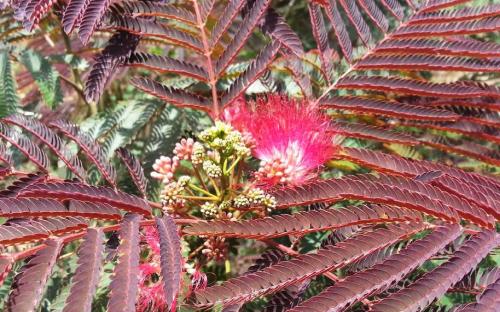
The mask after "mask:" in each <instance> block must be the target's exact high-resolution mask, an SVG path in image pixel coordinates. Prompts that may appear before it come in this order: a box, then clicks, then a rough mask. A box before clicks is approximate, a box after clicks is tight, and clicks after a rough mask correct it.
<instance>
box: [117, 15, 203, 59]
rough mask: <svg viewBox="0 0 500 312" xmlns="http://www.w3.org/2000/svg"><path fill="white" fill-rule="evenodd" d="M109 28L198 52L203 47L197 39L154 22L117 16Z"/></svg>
mask: <svg viewBox="0 0 500 312" xmlns="http://www.w3.org/2000/svg"><path fill="white" fill-rule="evenodd" d="M111 27H112V28H115V29H119V30H123V31H126V32H129V33H131V34H134V35H138V36H152V37H158V38H162V39H166V40H168V41H171V42H173V43H175V44H178V45H181V46H184V47H187V48H191V49H193V50H195V51H198V52H202V51H203V48H202V47H203V45H202V43H201V41H200V40H199V39H198V38H196V37H193V36H192V35H190V34H188V33H186V32H183V31H180V30H177V29H175V28H172V27H167V26H165V25H163V24H160V23H157V22H155V21H149V20H144V19H139V18H132V17H128V16H117V17H114V18H113V19H112V21H111Z"/></svg>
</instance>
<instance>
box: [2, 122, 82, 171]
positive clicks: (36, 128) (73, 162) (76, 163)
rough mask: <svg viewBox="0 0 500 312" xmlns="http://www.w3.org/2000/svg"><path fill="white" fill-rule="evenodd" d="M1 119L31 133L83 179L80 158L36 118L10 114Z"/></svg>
mask: <svg viewBox="0 0 500 312" xmlns="http://www.w3.org/2000/svg"><path fill="white" fill-rule="evenodd" d="M2 121H3V122H6V123H10V124H13V125H16V126H18V127H21V128H23V129H24V130H26V131H28V132H30V133H31V134H33V135H34V136H35V137H37V138H38V139H40V140H41V141H42V142H43V143H44V144H45V145H47V146H48V147H49V148H50V149H51V150H52V151H53V152H54V153H55V154H56V155H57V156H58V158H59V159H60V160H62V161H63V162H64V163H65V164H66V166H67V167H68V169H70V170H71V171H72V172H73V173H74V174H75V175H76V176H77V177H79V178H81V179H85V170H84V169H83V167H82V163H81V161H80V159H78V157H77V156H76V155H71V154H70V152H69V150H68V149H66V147H65V146H64V143H63V141H62V140H61V138H60V137H59V136H58V135H57V134H56V133H55V132H54V131H52V130H51V129H49V128H48V127H47V126H46V125H44V124H43V123H41V122H40V121H38V120H36V119H33V118H29V117H25V116H22V115H10V116H8V117H6V118H3V119H2Z"/></svg>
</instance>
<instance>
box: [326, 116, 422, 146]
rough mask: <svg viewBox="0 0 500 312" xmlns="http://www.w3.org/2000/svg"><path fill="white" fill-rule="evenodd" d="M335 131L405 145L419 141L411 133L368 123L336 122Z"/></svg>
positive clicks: (355, 136) (350, 135) (345, 134)
mask: <svg viewBox="0 0 500 312" xmlns="http://www.w3.org/2000/svg"><path fill="white" fill-rule="evenodd" d="M333 127H334V129H335V132H336V133H338V134H340V135H344V136H347V137H353V138H361V139H369V140H375V141H381V142H387V143H398V144H405V145H417V144H418V141H417V140H416V139H415V138H413V137H412V136H410V135H407V134H404V133H401V132H395V131H389V130H386V129H383V128H380V127H375V126H370V125H366V124H358V123H349V122H339V121H337V122H335V123H333Z"/></svg>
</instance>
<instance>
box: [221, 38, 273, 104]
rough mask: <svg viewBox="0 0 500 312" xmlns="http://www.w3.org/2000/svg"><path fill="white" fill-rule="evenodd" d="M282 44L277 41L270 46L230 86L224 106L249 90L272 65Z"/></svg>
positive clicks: (225, 96)
mask: <svg viewBox="0 0 500 312" xmlns="http://www.w3.org/2000/svg"><path fill="white" fill-rule="evenodd" d="M279 48H280V44H279V43H277V42H276V41H273V42H272V43H270V44H268V45H267V46H265V47H264V49H263V50H262V51H261V52H260V53H259V55H258V56H257V57H256V58H255V59H254V60H253V61H252V63H251V64H250V66H248V68H247V69H246V70H245V71H244V72H243V73H242V74H241V75H240V76H239V77H238V78H237V79H236V81H235V82H234V83H233V84H232V85H231V86H229V90H228V91H227V92H226V93H225V94H224V95H223V96H222V100H221V102H222V105H224V106H226V105H229V104H231V103H232V102H233V101H234V100H235V99H236V98H238V97H239V96H240V95H241V94H242V93H243V92H245V90H246V88H248V87H249V86H250V85H251V84H252V83H253V82H254V81H255V80H257V79H258V78H259V77H260V76H261V75H262V74H263V73H264V72H265V71H266V69H267V67H268V66H269V64H271V63H272V61H273V60H274V58H275V56H276V54H277V53H278V51H279Z"/></svg>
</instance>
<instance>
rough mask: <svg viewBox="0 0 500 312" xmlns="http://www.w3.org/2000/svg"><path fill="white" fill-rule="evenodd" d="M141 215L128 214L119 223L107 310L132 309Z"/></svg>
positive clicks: (116, 311)
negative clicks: (116, 261) (117, 242)
mask: <svg viewBox="0 0 500 312" xmlns="http://www.w3.org/2000/svg"><path fill="white" fill-rule="evenodd" d="M140 220H141V217H140V216H139V215H136V214H128V215H126V216H125V217H124V218H123V221H122V223H121V224H120V245H118V255H119V256H118V263H117V264H116V266H115V269H114V271H113V277H112V278H111V284H110V285H109V289H110V292H109V301H108V311H110V312H122V311H134V310H135V301H136V295H137V290H138V284H139V252H140V248H139V243H140V238H139V221H140Z"/></svg>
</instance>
